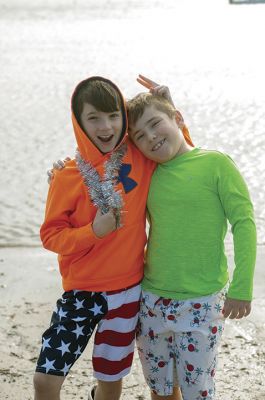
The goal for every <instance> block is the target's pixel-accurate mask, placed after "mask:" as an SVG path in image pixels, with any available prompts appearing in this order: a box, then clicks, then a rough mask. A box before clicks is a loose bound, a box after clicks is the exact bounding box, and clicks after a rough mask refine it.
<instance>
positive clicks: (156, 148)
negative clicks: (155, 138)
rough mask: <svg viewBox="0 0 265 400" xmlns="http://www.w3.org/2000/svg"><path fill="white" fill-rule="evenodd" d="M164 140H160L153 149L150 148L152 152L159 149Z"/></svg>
mask: <svg viewBox="0 0 265 400" xmlns="http://www.w3.org/2000/svg"><path fill="white" fill-rule="evenodd" d="M165 141H166V139H162V140H160V142H158V143H157V144H156V145H155V146H154V147H152V151H157V150H159V149H160V147H161V146H163V144H164V143H165Z"/></svg>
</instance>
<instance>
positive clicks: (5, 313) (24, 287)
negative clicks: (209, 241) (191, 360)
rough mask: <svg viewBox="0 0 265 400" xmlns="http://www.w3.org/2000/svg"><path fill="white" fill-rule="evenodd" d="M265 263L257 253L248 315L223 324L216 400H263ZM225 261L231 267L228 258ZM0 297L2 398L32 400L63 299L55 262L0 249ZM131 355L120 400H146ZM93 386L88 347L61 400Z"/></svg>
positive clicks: (37, 251)
mask: <svg viewBox="0 0 265 400" xmlns="http://www.w3.org/2000/svg"><path fill="white" fill-rule="evenodd" d="M229 253H230V251H229ZM264 257H265V247H259V249H258V258H257V268H256V275H255V289H254V300H253V310H252V313H251V315H250V316H249V317H248V318H246V319H243V320H241V321H228V322H227V324H226V329H225V334H224V337H223V343H222V346H221V349H220V360H219V368H218V373H217V397H216V400H263V399H264V398H265V385H264V376H265V351H264V346H263V345H264V340H265V333H264V327H265V293H264V287H263V282H264V278H265V270H264V268H263V263H264ZM229 258H230V263H231V265H232V259H231V255H230V256H229ZM0 294H1V299H2V301H1V305H0V311H1V328H0V353H1V359H0V388H1V396H0V397H1V399H3V400H4V399H10V400H29V399H33V388H32V376H33V373H34V367H35V362H36V358H37V356H38V351H39V346H40V337H41V333H42V331H43V330H44V328H46V326H47V324H48V323H49V319H50V315H51V311H52V310H53V308H54V304H55V301H56V299H57V297H59V296H60V294H61V283H60V276H59V274H58V269H57V261H56V256H55V255H54V254H52V253H49V252H48V251H45V250H43V249H41V248H39V247H37V248H2V249H0ZM135 354H136V355H135V359H134V366H133V370H132V372H131V374H130V376H129V377H127V378H126V379H125V380H124V390H123V397H122V399H123V400H125V399H126V400H144V399H146V400H147V399H149V393H148V389H147V386H146V385H145V383H144V379H143V377H142V374H141V367H140V363H139V360H138V356H137V352H136V353H135ZM92 382H93V377H92V369H91V345H89V346H88V348H87V349H86V351H85V353H84V354H83V356H82V357H81V359H79V360H78V361H77V363H76V364H75V366H74V367H73V369H72V370H71V373H70V374H69V376H68V378H67V379H66V382H65V385H64V389H63V392H62V399H65V400H70V399H87V393H88V385H90V384H91V383H92Z"/></svg>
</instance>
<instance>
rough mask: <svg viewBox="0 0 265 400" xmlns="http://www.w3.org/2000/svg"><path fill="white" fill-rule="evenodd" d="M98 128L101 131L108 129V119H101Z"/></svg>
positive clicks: (109, 124)
mask: <svg viewBox="0 0 265 400" xmlns="http://www.w3.org/2000/svg"><path fill="white" fill-rule="evenodd" d="M98 128H99V130H101V131H106V130H109V129H111V123H110V121H109V120H108V119H102V120H101V121H100V122H99V126H98Z"/></svg>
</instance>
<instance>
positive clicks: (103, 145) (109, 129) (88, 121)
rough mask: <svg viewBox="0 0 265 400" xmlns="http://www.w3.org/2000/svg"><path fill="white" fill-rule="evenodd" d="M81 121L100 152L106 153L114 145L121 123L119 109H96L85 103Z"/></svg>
mask: <svg viewBox="0 0 265 400" xmlns="http://www.w3.org/2000/svg"><path fill="white" fill-rule="evenodd" d="M81 122H82V126H83V129H84V130H85V133H86V134H87V136H88V137H89V139H90V140H91V141H92V142H93V143H94V145H95V146H96V147H97V148H98V149H99V150H100V151H101V152H102V153H108V152H109V151H112V150H113V149H114V148H115V147H116V145H117V143H118V141H119V139H120V136H121V131H122V125H123V121H122V113H121V111H113V112H110V113H108V112H103V111H98V110H97V109H96V108H95V107H94V106H92V104H88V103H85V104H84V107H83V111H82V113H81Z"/></svg>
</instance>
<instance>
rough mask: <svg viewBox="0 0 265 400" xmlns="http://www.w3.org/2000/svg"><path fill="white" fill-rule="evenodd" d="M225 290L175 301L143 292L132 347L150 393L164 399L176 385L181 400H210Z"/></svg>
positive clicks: (222, 324)
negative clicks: (135, 348) (135, 335)
mask: <svg viewBox="0 0 265 400" xmlns="http://www.w3.org/2000/svg"><path fill="white" fill-rule="evenodd" d="M226 292H227V287H226V288H224V289H222V290H221V291H220V292H217V293H214V294H213V295H209V296H203V297H200V298H194V299H191V300H180V301H177V300H171V299H166V298H163V297H159V296H157V295H155V294H153V293H150V292H146V291H143V293H142V300H141V306H140V320H139V327H138V332H137V347H138V352H139V356H140V360H141V364H142V367H143V373H144V376H145V380H146V382H147V384H148V386H149V387H150V389H151V390H152V391H153V392H154V393H155V394H158V395H160V396H169V395H171V394H172V393H173V387H174V386H179V387H180V389H181V392H182V397H183V400H212V399H213V398H214V393H215V386H214V375H215V370H216V363H217V348H218V344H219V342H220V338H221V336H222V332H223V329H224V321H225V319H224V317H223V314H222V309H223V305H224V300H225V296H226Z"/></svg>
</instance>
